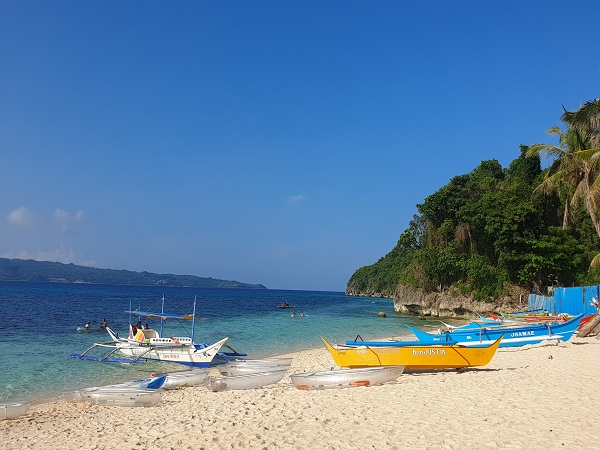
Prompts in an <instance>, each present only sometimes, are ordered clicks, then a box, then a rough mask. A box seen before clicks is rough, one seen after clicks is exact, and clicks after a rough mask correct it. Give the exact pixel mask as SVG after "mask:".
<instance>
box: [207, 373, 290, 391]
mask: <svg viewBox="0 0 600 450" xmlns="http://www.w3.org/2000/svg"><path fill="white" fill-rule="evenodd" d="M286 372H287V369H286V370H276V371H271V372H260V373H251V374H247V375H238V376H231V377H221V378H207V379H206V381H205V382H204V384H205V386H206V387H207V389H208V390H210V391H214V392H216V391H224V390H242V389H257V388H261V387H263V386H268V385H271V384H275V383H278V382H279V381H281V379H282V378H283V377H284V375H285V374H286Z"/></svg>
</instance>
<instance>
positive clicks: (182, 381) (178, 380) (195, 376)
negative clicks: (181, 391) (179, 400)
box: [162, 369, 208, 389]
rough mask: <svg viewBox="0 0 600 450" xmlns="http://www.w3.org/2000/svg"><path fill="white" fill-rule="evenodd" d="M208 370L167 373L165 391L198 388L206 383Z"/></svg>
mask: <svg viewBox="0 0 600 450" xmlns="http://www.w3.org/2000/svg"><path fill="white" fill-rule="evenodd" d="M207 374H208V369H194V370H186V371H182V372H173V373H167V374H166V376H167V379H166V380H165V383H164V384H163V386H162V387H163V389H177V388H181V387H186V386H197V385H199V384H202V383H204V380H206V375H207Z"/></svg>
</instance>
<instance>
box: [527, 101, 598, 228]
mask: <svg viewBox="0 0 600 450" xmlns="http://www.w3.org/2000/svg"><path fill="white" fill-rule="evenodd" d="M563 110H564V113H563V115H562V116H561V121H562V122H564V123H566V125H567V130H566V131H563V130H561V129H560V127H558V126H553V127H551V128H550V129H549V130H548V131H547V132H548V133H549V134H552V135H555V136H558V137H559V145H558V146H556V145H552V144H534V145H532V146H531V147H530V148H529V150H528V153H527V154H528V155H530V156H533V155H540V154H543V155H545V156H548V157H550V158H554V162H553V163H552V165H551V166H550V169H549V170H548V171H547V172H546V175H545V178H544V180H543V181H542V183H541V184H540V185H539V186H538V187H537V188H536V189H535V190H534V193H544V194H549V193H551V192H559V193H562V195H565V196H566V199H565V212H564V216H563V228H566V227H567V226H568V223H569V212H570V208H571V207H576V206H577V205H579V204H581V203H583V205H584V206H585V208H586V210H587V212H588V214H589V215H590V218H591V219H592V223H593V225H594V229H595V230H596V233H597V234H598V236H600V219H599V217H598V211H599V210H600V176H599V175H600V145H596V141H597V140H598V139H599V138H600V132H599V131H600V127H598V124H599V118H600V115H599V111H600V100H598V99H596V100H593V101H591V102H588V103H586V104H585V105H583V106H582V107H581V108H580V109H579V110H577V111H574V112H570V111H567V110H566V109H564V107H563Z"/></svg>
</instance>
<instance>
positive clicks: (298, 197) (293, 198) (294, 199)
mask: <svg viewBox="0 0 600 450" xmlns="http://www.w3.org/2000/svg"><path fill="white" fill-rule="evenodd" d="M305 198H306V197H304V195H302V194H299V195H290V196H289V197H288V202H290V203H298V202H302V201H304V200H305Z"/></svg>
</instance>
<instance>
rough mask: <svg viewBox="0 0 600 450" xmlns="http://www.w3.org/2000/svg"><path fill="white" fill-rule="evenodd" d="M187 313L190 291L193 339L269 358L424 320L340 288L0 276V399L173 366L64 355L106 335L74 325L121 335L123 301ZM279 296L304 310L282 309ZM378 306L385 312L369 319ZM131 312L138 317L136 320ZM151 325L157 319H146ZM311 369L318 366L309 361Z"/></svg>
mask: <svg viewBox="0 0 600 450" xmlns="http://www.w3.org/2000/svg"><path fill="white" fill-rule="evenodd" d="M163 295H164V296H165V298H166V311H167V312H174V313H186V312H191V311H192V307H193V301H194V296H196V298H197V316H198V317H203V318H206V319H207V320H202V321H199V322H197V323H196V327H195V340H196V341H197V342H207V343H212V342H215V341H217V340H219V339H222V338H223V337H229V338H230V339H229V344H230V345H231V346H232V347H234V348H235V349H236V350H238V351H242V352H246V353H248V355H249V356H250V357H262V356H273V355H278V354H283V353H289V352H294V351H298V350H304V349H309V348H316V347H320V346H322V345H323V344H322V341H321V339H320V337H319V336H324V337H325V338H326V339H328V340H330V341H332V342H344V341H346V340H347V339H354V338H355V337H356V336H357V335H358V334H360V335H361V336H362V337H363V338H364V339H365V340H366V339H375V338H381V337H386V336H408V335H409V333H408V330H407V329H406V327H404V326H403V324H404V323H408V324H413V325H414V324H418V325H421V326H422V325H424V323H423V321H418V320H417V319H416V318H414V317H410V316H403V315H398V314H395V313H394V311H393V301H392V300H391V299H380V298H365V297H348V296H345V295H344V294H343V293H341V292H311V291H283V290H241V289H233V290H231V289H197V288H159V287H139V286H100V285H78V284H59V283H0V330H2V331H1V332H2V335H3V337H2V339H0V355H1V356H0V402H4V401H17V400H44V399H48V398H53V397H56V396H58V395H59V394H60V393H61V392H64V391H68V390H73V389H78V388H83V387H87V386H96V385H99V384H108V383H113V382H119V381H124V380H127V379H136V378H140V377H145V376H147V375H148V374H149V373H150V372H152V371H156V370H177V369H181V368H182V367H181V366H178V365H165V364H163V363H157V362H149V363H145V364H115V363H99V362H90V361H81V360H76V359H73V358H70V357H69V354H71V353H81V352H83V351H84V350H85V349H87V348H88V347H89V346H91V345H92V344H93V343H94V342H98V341H104V340H108V336H107V334H106V333H104V332H91V333H81V332H77V331H76V330H77V327H78V326H83V325H84V324H85V323H86V322H87V321H91V322H92V325H93V327H94V328H96V327H98V326H99V324H100V322H101V321H102V320H103V319H104V318H106V320H107V322H108V324H109V326H110V327H111V328H112V329H114V330H115V331H117V332H119V333H120V334H124V333H125V332H126V330H127V327H128V323H129V315H128V314H126V313H125V311H126V310H128V309H129V307H130V304H131V306H132V307H133V308H134V309H135V308H141V309H143V310H152V311H160V307H161V305H160V303H161V298H162V297H163ZM283 302H287V303H288V304H291V305H295V306H296V307H297V312H300V311H303V312H304V313H305V317H302V318H300V317H296V318H292V317H291V311H290V310H288V309H284V310H282V309H279V308H276V306H277V305H280V304H281V303H283ZM380 311H383V312H385V313H386V315H387V318H379V317H377V313H378V312H380ZM136 320H137V319H136ZM150 325H151V326H153V327H154V326H156V323H152V322H151V323H150ZM165 326H168V327H170V328H169V330H170V331H171V332H172V334H177V335H189V334H190V331H191V329H190V322H185V324H184V325H182V324H181V323H175V322H174V321H173V322H169V323H168V324H166V325H165ZM315 369H318V368H315Z"/></svg>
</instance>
